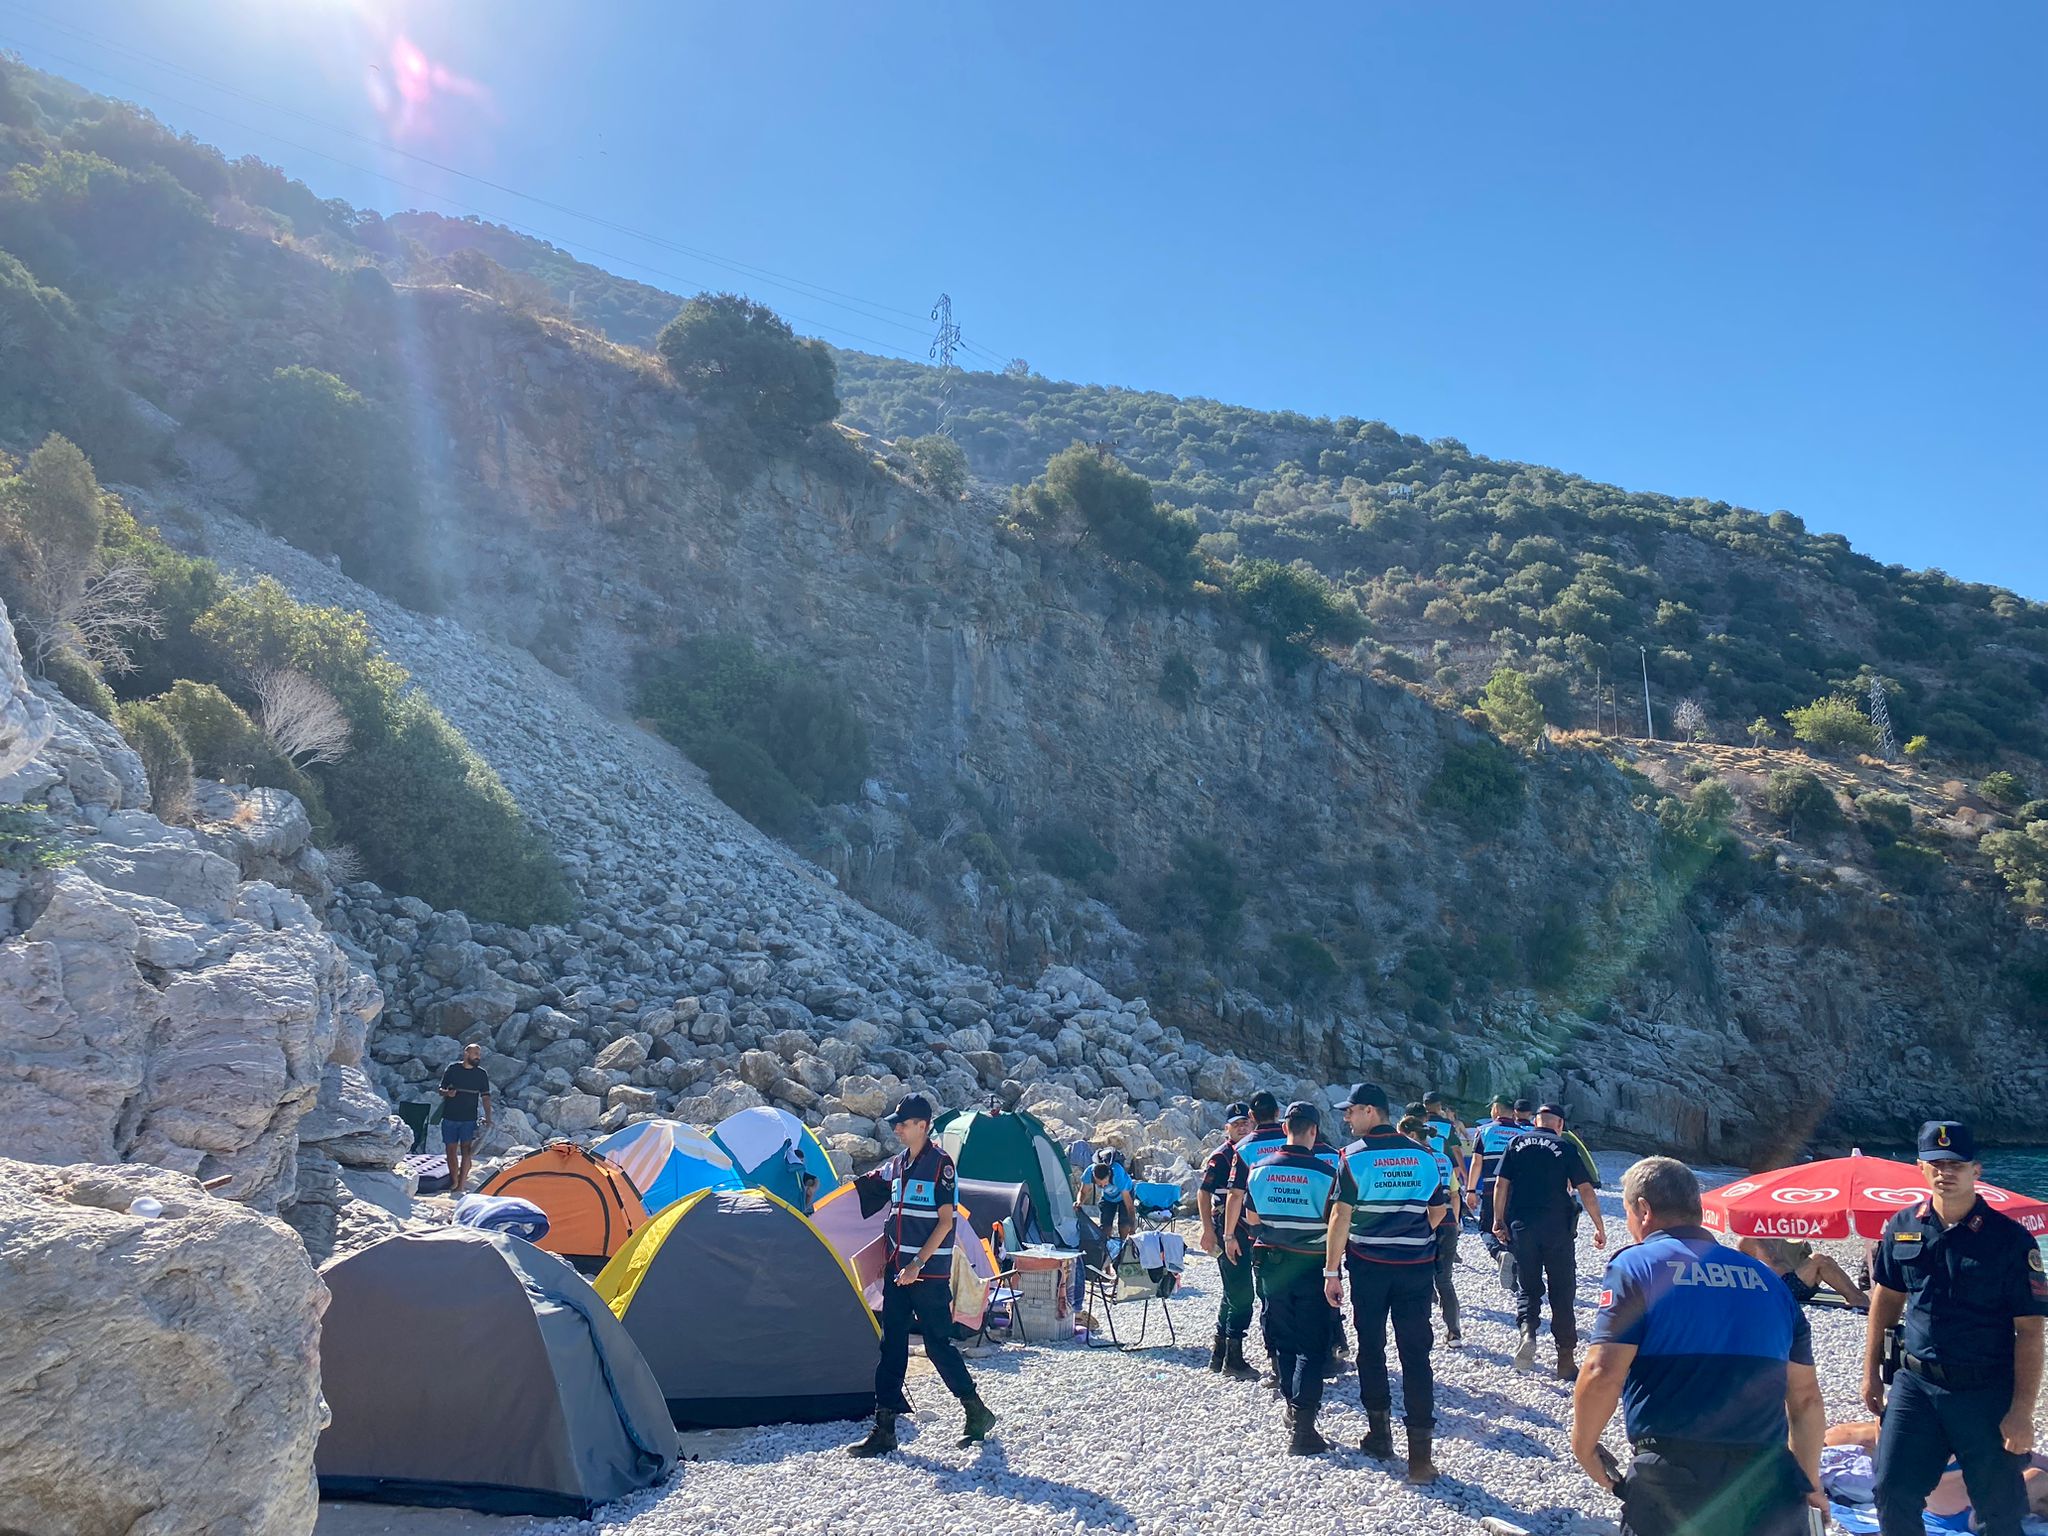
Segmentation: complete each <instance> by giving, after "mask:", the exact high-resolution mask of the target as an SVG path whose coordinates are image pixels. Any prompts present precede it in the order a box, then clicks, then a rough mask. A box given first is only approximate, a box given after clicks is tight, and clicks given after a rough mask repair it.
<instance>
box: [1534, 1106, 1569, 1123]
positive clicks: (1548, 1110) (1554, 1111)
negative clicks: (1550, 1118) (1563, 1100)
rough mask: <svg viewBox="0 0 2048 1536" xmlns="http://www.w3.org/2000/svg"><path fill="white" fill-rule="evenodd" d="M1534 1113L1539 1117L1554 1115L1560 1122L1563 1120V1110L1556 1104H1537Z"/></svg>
mask: <svg viewBox="0 0 2048 1536" xmlns="http://www.w3.org/2000/svg"><path fill="white" fill-rule="evenodd" d="M1536 1113H1537V1114H1539V1115H1555V1116H1557V1118H1558V1119H1560V1120H1562V1119H1563V1118H1564V1108H1563V1106H1562V1105H1558V1104H1539V1105H1537V1106H1536Z"/></svg>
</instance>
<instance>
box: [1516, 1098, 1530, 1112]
mask: <svg viewBox="0 0 2048 1536" xmlns="http://www.w3.org/2000/svg"><path fill="white" fill-rule="evenodd" d="M1515 1113H1516V1114H1518V1115H1526V1114H1528V1113H1529V1101H1528V1100H1527V1099H1517V1100H1515Z"/></svg>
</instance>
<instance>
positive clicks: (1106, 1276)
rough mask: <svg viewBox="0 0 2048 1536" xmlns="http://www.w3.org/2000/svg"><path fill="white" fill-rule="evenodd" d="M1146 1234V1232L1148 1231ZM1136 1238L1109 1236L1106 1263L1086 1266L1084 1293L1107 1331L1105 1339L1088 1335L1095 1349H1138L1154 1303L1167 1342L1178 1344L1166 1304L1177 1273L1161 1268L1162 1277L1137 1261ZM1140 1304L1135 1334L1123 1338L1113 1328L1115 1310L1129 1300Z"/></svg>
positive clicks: (1143, 1338)
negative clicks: (1103, 1340) (1129, 1337)
mask: <svg viewBox="0 0 2048 1536" xmlns="http://www.w3.org/2000/svg"><path fill="white" fill-rule="evenodd" d="M1148 1235H1150V1234H1148ZM1139 1241H1140V1240H1139V1239H1138V1238H1135V1237H1129V1238H1111V1239H1110V1240H1109V1259H1108V1262H1106V1263H1105V1264H1103V1265H1101V1266H1100V1267H1097V1266H1094V1265H1090V1266H1089V1268H1088V1271H1087V1286H1086V1289H1087V1294H1088V1299H1089V1302H1090V1310H1091V1311H1093V1312H1094V1313H1095V1315H1096V1317H1097V1318H1099V1319H1100V1320H1101V1323H1102V1326H1103V1328H1104V1329H1105V1330H1107V1332H1108V1334H1109V1342H1108V1343H1106V1344H1105V1343H1103V1342H1102V1341H1101V1340H1099V1339H1096V1338H1093V1337H1091V1338H1090V1339H1089V1341H1088V1343H1089V1346H1090V1347H1091V1348H1096V1349H1141V1348H1143V1347H1144V1343H1145V1333H1146V1330H1147V1329H1148V1328H1149V1327H1150V1326H1151V1322H1152V1305H1153V1303H1154V1302H1157V1303H1158V1305H1159V1315H1160V1316H1161V1317H1162V1318H1164V1319H1165V1320H1166V1339H1167V1342H1168V1343H1169V1344H1179V1343H1180V1335H1179V1334H1178V1333H1177V1332H1176V1331H1175V1329H1174V1326H1173V1308H1172V1307H1171V1306H1169V1305H1168V1304H1167V1303H1168V1301H1169V1300H1170V1299H1171V1298H1172V1296H1173V1295H1174V1293H1175V1291H1176V1290H1178V1289H1179V1285H1180V1272H1179V1271H1178V1270H1177V1269H1168V1270H1165V1275H1166V1278H1165V1279H1163V1280H1162V1279H1160V1278H1159V1277H1158V1276H1156V1275H1155V1274H1154V1272H1153V1271H1151V1270H1148V1269H1147V1268H1145V1266H1144V1265H1143V1264H1142V1263H1140V1262H1138V1255H1137V1253H1136V1251H1135V1247H1136V1245H1137V1244H1138V1242H1139ZM1133 1301H1135V1302H1139V1303H1141V1307H1140V1310H1139V1312H1138V1336H1137V1337H1136V1338H1135V1339H1131V1340H1128V1341H1126V1340H1124V1339H1123V1338H1120V1337H1119V1336H1118V1334H1117V1331H1116V1309H1117V1307H1118V1306H1119V1305H1127V1304H1129V1303H1130V1302H1133Z"/></svg>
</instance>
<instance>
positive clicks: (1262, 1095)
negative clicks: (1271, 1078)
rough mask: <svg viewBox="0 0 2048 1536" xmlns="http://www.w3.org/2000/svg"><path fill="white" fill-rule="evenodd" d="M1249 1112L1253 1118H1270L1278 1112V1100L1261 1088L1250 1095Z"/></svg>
mask: <svg viewBox="0 0 2048 1536" xmlns="http://www.w3.org/2000/svg"><path fill="white" fill-rule="evenodd" d="M1251 1112H1252V1116H1253V1118H1254V1119H1258V1120H1272V1119H1276V1118H1277V1117H1278V1116H1279V1114H1280V1101H1279V1100H1278V1099H1276V1098H1274V1097H1273V1095H1272V1094H1270V1093H1268V1092H1267V1091H1266V1090H1265V1089H1263V1088H1261V1089H1260V1090H1259V1091H1258V1092H1257V1093H1255V1094H1253V1095H1252V1100H1251Z"/></svg>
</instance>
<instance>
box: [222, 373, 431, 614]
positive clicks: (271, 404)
mask: <svg viewBox="0 0 2048 1536" xmlns="http://www.w3.org/2000/svg"><path fill="white" fill-rule="evenodd" d="M201 417H202V419H203V420H204V421H205V422H206V423H207V424H208V425H209V426H211V427H212V429H213V430H214V431H216V432H218V433H219V434H220V435H221V437H223V438H224V439H225V440H226V441H227V442H229V443H230V444H232V445H233V446H234V448H235V449H236V450H237V451H238V452H239V453H240V454H241V455H242V457H243V458H244V459H245V460H246V461H247V462H248V464H249V467H250V469H251V470H252V471H253V472H254V473H255V475H256V479H257V484H258V487H259V491H260V496H259V499H258V502H257V507H256V511H257V517H258V520H259V521H261V522H262V523H263V524H264V526H265V527H267V528H270V529H271V530H272V531H274V532H276V533H277V534H279V535H280V536H281V537H283V538H285V539H287V540H289V541H290V542H291V543H293V544H296V545H297V546H298V547H299V548H300V549H303V550H308V551H310V552H311V553H313V554H316V555H333V556H335V557H336V558H337V559H339V560H340V561H341V567H342V569H343V570H345V571H347V572H348V573H349V574H350V575H351V576H353V577H355V578H356V579H357V580H358V581H361V582H363V583H364V584H366V585H368V586H372V587H375V588H376V589H377V590H378V591H380V592H382V593H384V594H385V595H386V596H389V597H392V598H395V599H397V600H398V601H399V602H402V603H405V604H407V605H408V606H410V607H414V608H431V607H433V606H434V604H435V601H436V599H435V589H436V584H435V582H434V580H433V577H432V565H431V560H430V558H429V556H428V552H427V541H426V529H425V525H424V523H423V522H422V518H421V513H420V503H419V493H418V489H417V487H416V486H415V484H414V481H413V470H412V455H411V453H410V451H409V450H408V448H407V447H406V443H407V434H406V433H405V431H404V428H403V426H402V424H401V423H400V422H398V421H397V420H396V419H394V418H393V417H392V415H391V414H390V413H389V412H387V411H385V410H384V409H382V408H381V407H380V406H377V405H375V404H373V403H372V402H371V401H369V400H368V399H366V398H365V397H364V396H362V395H361V394H359V393H357V392H356V391H355V390H354V389H352V388H350V387H349V386H348V385H347V384H346V383H344V382H343V381H342V380H340V379H338V378H336V377H335V376H334V375H333V374H331V373H324V372H322V371H321V370H320V369H318V368H300V367H293V368H280V369H278V370H277V371H276V372H275V373H273V374H272V375H271V376H270V377H269V378H267V379H261V380H254V381H248V382H245V383H243V384H241V385H239V386H236V387H234V388H231V389H228V390H226V391H224V392H223V393H221V394H220V395H218V396H216V397H215V398H214V399H213V400H211V401H210V402H208V404H207V406H206V407H205V408H204V410H203V411H202V412H201Z"/></svg>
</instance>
